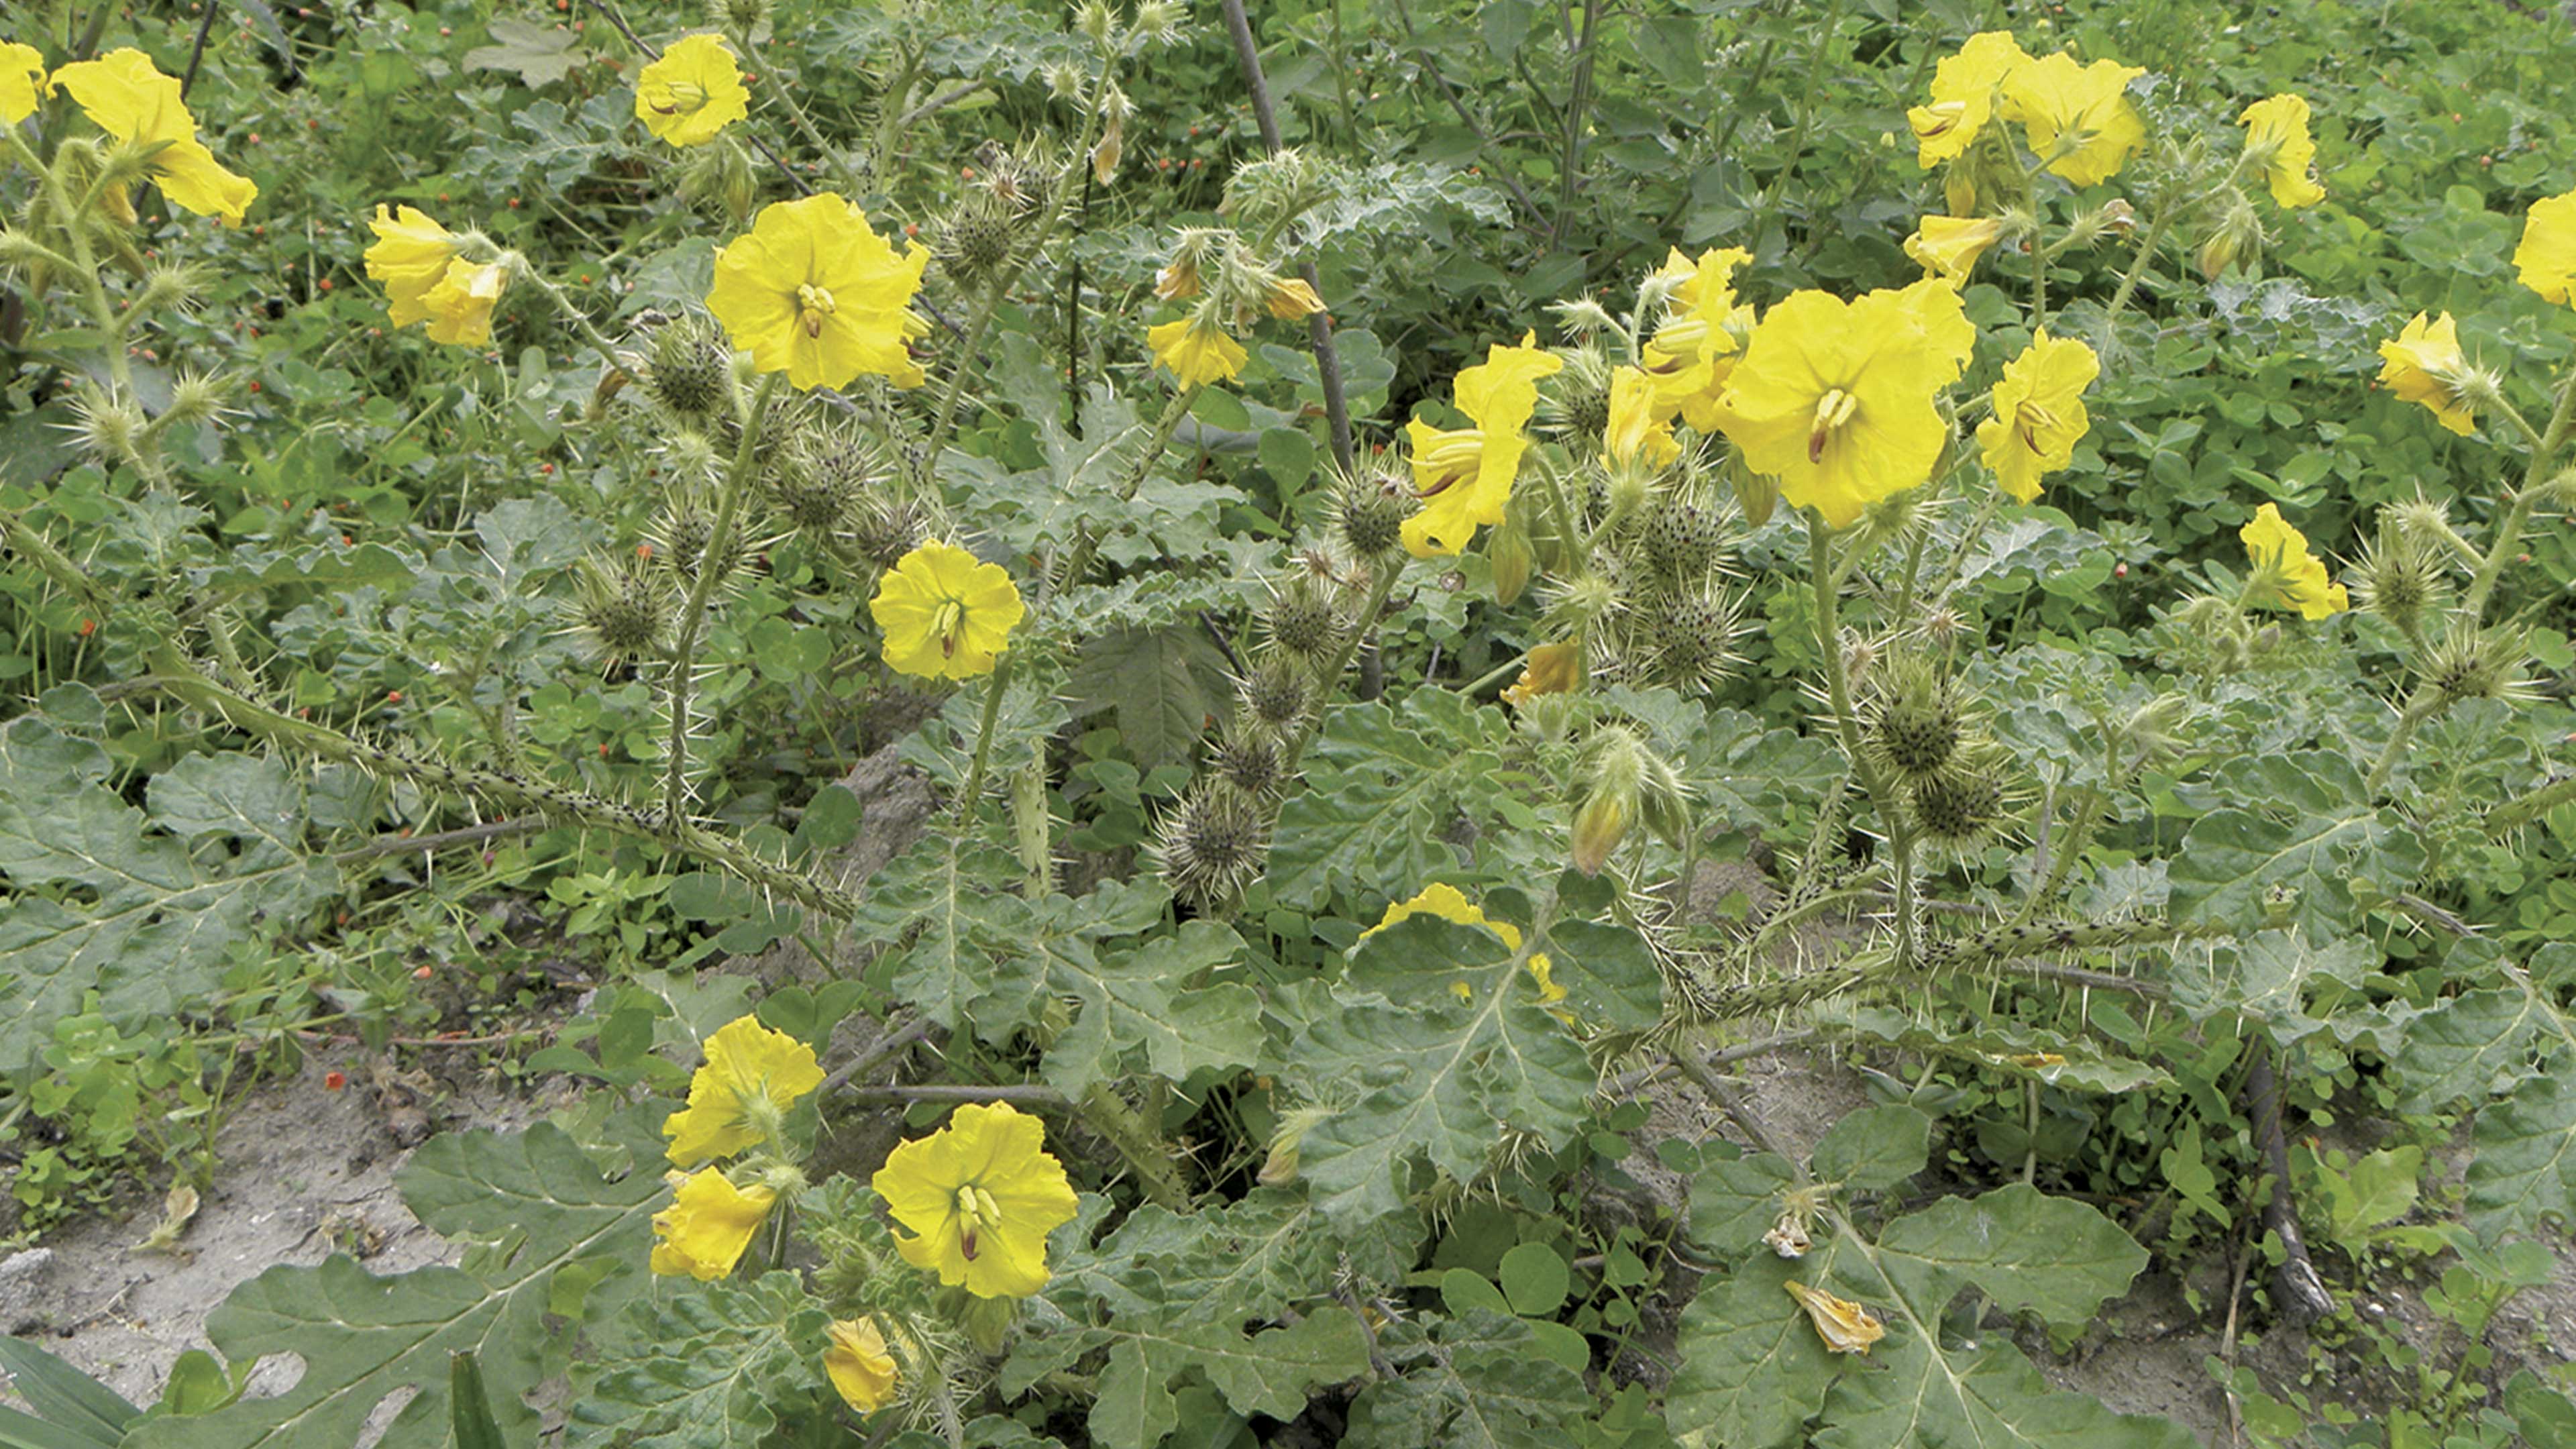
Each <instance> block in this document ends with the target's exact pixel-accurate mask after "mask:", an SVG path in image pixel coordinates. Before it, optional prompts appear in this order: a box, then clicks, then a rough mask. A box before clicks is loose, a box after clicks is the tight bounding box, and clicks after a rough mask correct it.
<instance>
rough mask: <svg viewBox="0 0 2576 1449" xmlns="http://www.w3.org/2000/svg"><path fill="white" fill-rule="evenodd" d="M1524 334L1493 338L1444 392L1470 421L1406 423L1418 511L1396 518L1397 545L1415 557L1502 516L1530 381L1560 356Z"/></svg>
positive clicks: (1532, 401) (1448, 550) (1457, 545)
mask: <svg viewBox="0 0 2576 1449" xmlns="http://www.w3.org/2000/svg"><path fill="white" fill-rule="evenodd" d="M1537 343H1538V339H1537V337H1536V336H1535V335H1534V334H1524V335H1523V336H1522V338H1521V341H1520V345H1519V346H1516V347H1507V346H1504V345H1503V344H1502V343H1499V342H1497V343H1495V344H1493V345H1492V346H1491V347H1488V348H1487V349H1486V350H1485V360H1484V361H1483V362H1480V363H1477V364H1476V365H1475V366H1473V367H1469V368H1466V369H1464V370H1462V371H1461V372H1460V373H1459V374H1458V376H1457V379H1456V380H1455V382H1454V383H1453V384H1452V390H1453V392H1454V394H1455V396H1456V398H1457V403H1458V411H1460V412H1462V413H1465V414H1466V415H1467V417H1468V419H1469V420H1470V421H1472V422H1473V423H1474V424H1475V426H1474V427H1472V428H1459V429H1453V430H1445V431H1444V430H1442V429H1439V428H1434V427H1432V426H1431V425H1429V424H1427V423H1425V422H1423V421H1422V420H1421V419H1420V418H1416V419H1414V420H1413V421H1412V422H1410V423H1408V424H1406V432H1407V433H1408V434H1409V435H1410V436H1411V437H1412V439H1413V489H1414V492H1415V493H1416V494H1417V495H1419V496H1420V497H1421V499H1422V509H1421V511H1420V512H1418V513H1416V514H1414V515H1413V516H1412V517H1411V518H1408V519H1406V520H1405V521H1404V527H1403V536H1404V546H1405V549H1406V551H1407V552H1410V553H1411V554H1412V555H1413V556H1414V557H1415V558H1434V557H1438V556H1441V555H1444V554H1455V553H1458V552H1460V551H1461V550H1463V549H1465V548H1466V546H1467V545H1468V544H1469V543H1471V542H1473V541H1474V540H1475V537H1476V530H1477V529H1479V528H1487V527H1492V526H1493V525H1495V524H1499V523H1501V522H1502V521H1503V508H1504V506H1505V505H1506V504H1508V503H1510V502H1511V499H1512V483H1513V480H1514V479H1516V478H1518V477H1519V476H1520V468H1521V455H1522V454H1523V453H1525V452H1527V451H1528V450H1529V439H1528V437H1527V436H1526V435H1524V434H1523V433H1522V431H1521V429H1522V428H1523V427H1524V426H1526V425H1527V424H1528V422H1529V418H1530V414H1531V413H1532V412H1535V411H1536V410H1537V408H1538V381H1539V379H1540V378H1543V377H1547V376H1549V375H1551V374H1553V373H1555V372H1556V371H1557V370H1558V369H1560V368H1562V367H1564V366H1565V360H1564V359H1563V358H1560V357H1558V356H1557V355H1556V354H1554V353H1552V352H1549V351H1546V350H1545V349H1543V348H1541V347H1539V346H1538V345H1537Z"/></svg>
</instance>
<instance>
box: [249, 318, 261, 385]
mask: <svg viewBox="0 0 2576 1449" xmlns="http://www.w3.org/2000/svg"><path fill="white" fill-rule="evenodd" d="M250 335H251V336H253V337H257V336H258V335H259V329H258V328H256V327H254V328H252V329H251V334H250ZM250 390H251V391H252V392H258V391H259V390H260V387H259V379H257V378H253V379H251V384H250Z"/></svg>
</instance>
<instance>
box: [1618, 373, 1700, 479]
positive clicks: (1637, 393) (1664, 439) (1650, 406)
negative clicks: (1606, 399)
mask: <svg viewBox="0 0 2576 1449" xmlns="http://www.w3.org/2000/svg"><path fill="white" fill-rule="evenodd" d="M1658 413H1659V410H1658V408H1657V406H1656V401H1655V380H1654V379H1653V378H1651V377H1648V376H1647V375H1646V374H1645V373H1644V372H1642V371H1640V370H1639V369H1637V368H1633V367H1622V368H1619V369H1617V370H1615V371H1613V372H1612V373H1611V374H1610V423H1609V426H1608V427H1607V428H1606V429H1604V430H1603V433H1602V438H1601V443H1602V448H1603V453H1602V456H1603V457H1604V458H1605V459H1606V460H1607V461H1608V462H1609V463H1610V464H1612V465H1613V466H1616V465H1619V464H1623V463H1631V462H1634V461H1636V459H1637V458H1638V457H1639V456H1640V455H1643V456H1644V458H1645V460H1646V464H1647V466H1648V467H1651V468H1661V467H1663V466H1664V465H1665V464H1667V463H1670V462H1672V461H1673V460H1674V459H1675V458H1678V457H1680V456H1681V455H1682V445H1681V444H1680V443H1677V442H1675V441H1673V425H1672V424H1671V423H1670V422H1668V421H1666V420H1665V417H1664V416H1659V415H1658Z"/></svg>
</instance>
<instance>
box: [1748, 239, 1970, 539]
mask: <svg viewBox="0 0 2576 1449" xmlns="http://www.w3.org/2000/svg"><path fill="white" fill-rule="evenodd" d="M1963 332H1964V339H1963V337H1962V333H1963ZM1975 336H1976V329H1975V328H1974V327H1973V326H1972V325H1971V324H1969V323H1968V321H1967V319H1966V317H1965V315H1964V314H1963V313H1961V312H1960V310H1959V302H1958V296H1957V294H1956V293H1955V292H1952V291H1951V290H1950V288H1948V287H1947V286H1945V285H1943V284H1941V283H1940V282H1937V281H1927V282H1918V283H1916V284H1915V285H1914V286H1912V287H1908V288H1905V289H1903V290H1901V291H1894V292H1884V291H1882V292H1873V293H1870V294H1869V295H1867V296H1865V297H1862V298H1861V299H1860V300H1858V301H1856V302H1845V301H1843V300H1842V299H1840V298H1838V297H1833V296H1829V295H1827V294H1826V293H1823V292H1813V291H1808V292H1795V293H1792V294H1791V295H1790V296H1789V297H1788V299H1787V300H1785V301H1783V302H1782V303H1780V305H1778V306H1777V307H1774V308H1772V309H1771V311H1770V312H1769V313H1768V314H1767V315H1766V316H1764V317H1763V319H1762V323H1761V325H1760V326H1758V327H1756V328H1755V329H1754V330H1753V340H1752V342H1751V344H1750V345H1748V346H1747V347H1746V348H1745V352H1744V360H1743V361H1742V362H1741V363H1739V364H1737V366H1736V369H1735V372H1734V375H1733V376H1732V377H1731V378H1730V379H1729V380H1728V383H1727V390H1726V395H1725V398H1724V399H1723V401H1722V404H1721V408H1720V413H1721V415H1720V417H1719V419H1718V426H1720V427H1721V428H1723V429H1724V430H1725V431H1726V434H1727V436H1728V437H1730V438H1733V439H1734V440H1735V442H1736V445H1737V446H1738V447H1740V448H1742V449H1743V450H1744V460H1745V462H1746V464H1747V465H1748V466H1750V467H1751V468H1752V469H1753V471H1755V472H1757V473H1764V474H1768V475H1770V476H1772V477H1775V478H1777V479H1779V480H1780V495H1781V496H1782V497H1783V498H1786V499H1788V500H1789V503H1790V505H1791V506H1792V507H1796V508H1814V509H1816V510H1818V511H1819V512H1821V513H1822V514H1823V515H1824V518H1825V521H1826V522H1827V523H1829V524H1831V525H1833V526H1834V527H1837V528H1839V527H1842V526H1843V525H1845V524H1848V523H1850V522H1852V521H1853V520H1854V519H1856V518H1858V517H1860V512H1861V509H1863V508H1864V507H1866V506H1868V505H1869V504H1871V503H1874V502H1876V501H1877V500H1879V499H1881V498H1885V497H1889V496H1890V495H1893V494H1896V493H1901V492H1903V491H1905V490H1906V489H1908V488H1913V487H1916V486H1918V485H1920V484H1921V483H1923V482H1924V481H1925V480H1926V479H1928V478H1930V477H1931V474H1932V465H1933V463H1934V461H1935V460H1937V459H1938V458H1939V457H1940V455H1941V448H1942V445H1943V443H1944V442H1946V441H1947V439H1948V437H1949V426H1948V424H1947V423H1945V422H1944V421H1943V420H1942V418H1941V414H1940V410H1939V409H1938V408H1937V407H1936V406H1935V405H1934V399H1935V398H1936V397H1937V396H1938V395H1939V393H1940V391H1941V390H1942V389H1943V388H1945V387H1947V386H1949V385H1950V384H1951V383H1952V382H1954V381H1956V380H1957V378H1958V376H1959V371H1960V369H1961V367H1962V366H1963V365H1964V364H1965V361H1966V354H1965V351H1964V350H1963V349H1962V346H1961V343H1962V341H1963V340H1964V341H1965V342H1966V343H1967V344H1969V345H1970V346H1973V344H1974V341H1975Z"/></svg>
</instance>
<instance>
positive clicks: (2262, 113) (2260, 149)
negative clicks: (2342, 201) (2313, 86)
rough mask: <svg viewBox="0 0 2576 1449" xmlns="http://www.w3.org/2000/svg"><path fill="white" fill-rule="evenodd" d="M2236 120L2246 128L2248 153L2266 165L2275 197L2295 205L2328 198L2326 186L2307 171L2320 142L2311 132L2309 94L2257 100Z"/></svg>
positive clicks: (2279, 200) (2310, 203)
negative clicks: (2319, 183)
mask: <svg viewBox="0 0 2576 1449" xmlns="http://www.w3.org/2000/svg"><path fill="white" fill-rule="evenodd" d="M2236 121H2237V124H2239V125H2241V126H2244V127H2245V128H2246V131H2245V153H2246V155H2247V156H2248V157H2249V158H2251V159H2252V160H2253V162H2254V164H2255V165H2257V166H2260V167H2262V168H2263V176H2264V179H2265V180H2267V181H2269V182H2271V184H2272V199H2273V200H2274V201H2277V202H2279V203H2280V204H2281V205H2283V206H2285V207H2292V208H2296V207H2301V206H2314V205H2316V204H2317V203H2318V202H2320V201H2323V200H2325V199H2326V189H2325V188H2324V187H2322V186H2319V185H2318V184H2317V183H2316V180H2315V178H2313V177H2311V176H2309V175H2308V168H2309V167H2310V166H2311V165H2313V164H2315V162H2316V159H2317V143H2316V142H2315V141H2314V140H2311V139H2310V138H2309V136H2308V102H2307V98H2306V97H2304V96H2293V95H2278V96H2273V97H2270V98H2269V99H2266V100H2260V101H2256V102H2255V103H2254V104H2252V105H2250V106H2247V107H2246V108H2245V110H2244V113H2243V114H2242V115H2239V116H2238V117H2237V118H2236Z"/></svg>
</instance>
